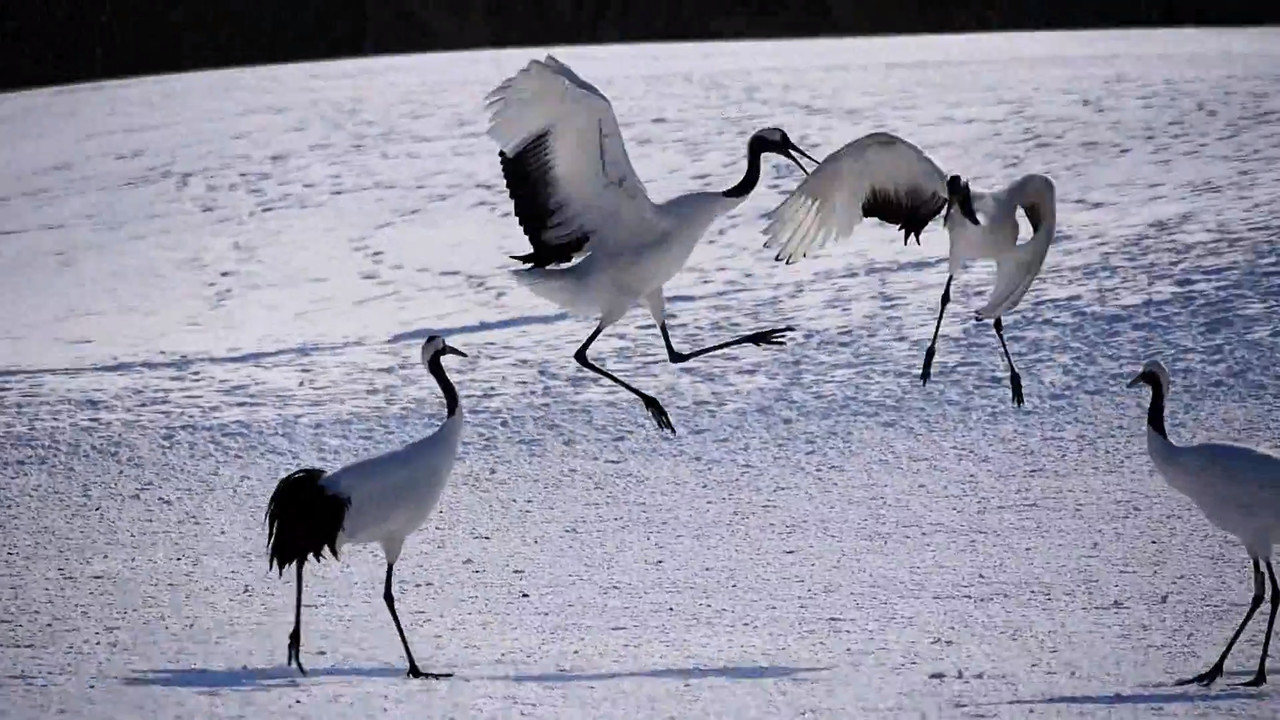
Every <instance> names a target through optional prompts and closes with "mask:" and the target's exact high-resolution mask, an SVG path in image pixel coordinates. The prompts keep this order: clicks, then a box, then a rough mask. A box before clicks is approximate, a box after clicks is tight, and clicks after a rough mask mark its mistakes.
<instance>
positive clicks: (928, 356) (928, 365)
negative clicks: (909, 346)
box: [904, 243, 954, 385]
mask: <svg viewBox="0 0 1280 720" xmlns="http://www.w3.org/2000/svg"><path fill="white" fill-rule="evenodd" d="M904 244H905V243H904ZM953 277H954V276H953V275H947V286H946V287H944V288H942V303H941V305H940V306H939V307H938V321H937V322H936V323H934V324H933V339H932V340H930V341H929V349H927V350H925V351H924V367H923V368H921V369H920V384H921V385H928V384H929V378H930V377H932V376H933V356H934V353H936V352H937V351H938V330H940V329H941V328H942V314H943V313H945V312H946V311H947V304H948V303H950V302H951V279H952V278H953Z"/></svg>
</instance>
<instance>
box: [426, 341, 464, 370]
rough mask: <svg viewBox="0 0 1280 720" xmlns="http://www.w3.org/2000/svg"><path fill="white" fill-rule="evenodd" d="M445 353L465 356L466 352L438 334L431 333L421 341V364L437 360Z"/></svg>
mask: <svg viewBox="0 0 1280 720" xmlns="http://www.w3.org/2000/svg"><path fill="white" fill-rule="evenodd" d="M445 355H459V356H461V357H467V354H466V353H464V352H462V351H461V350H459V349H458V348H456V347H454V346H452V345H450V344H449V343H447V342H445V341H444V338H442V337H440V336H439V335H432V336H430V337H428V338H427V339H426V341H425V342H423V343H422V364H423V365H426V364H427V363H429V362H431V361H432V360H439V359H440V358H441V357H443V356H445Z"/></svg>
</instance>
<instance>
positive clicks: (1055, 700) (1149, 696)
mask: <svg viewBox="0 0 1280 720" xmlns="http://www.w3.org/2000/svg"><path fill="white" fill-rule="evenodd" d="M1266 698H1267V694H1266V693H1265V692H1258V691H1256V690H1253V691H1246V690H1223V691H1219V692H1214V691H1212V690H1201V691H1200V692H1196V691H1194V690H1189V691H1186V692H1168V693H1160V692H1135V693H1112V694H1109V695H1059V696H1057V697H1047V698H1041V699H1038V700H1009V701H1007V702H1004V703H984V704H986V705H994V704H1000V705H1174V704H1180V703H1191V704H1196V703H1210V702H1222V701H1225V700H1265V699H1266Z"/></svg>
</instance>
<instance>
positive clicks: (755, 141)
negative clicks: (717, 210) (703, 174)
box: [721, 127, 818, 199]
mask: <svg viewBox="0 0 1280 720" xmlns="http://www.w3.org/2000/svg"><path fill="white" fill-rule="evenodd" d="M766 153H774V154H776V155H781V156H782V157H784V158H787V159H788V160H790V161H791V162H793V163H795V164H796V167H799V168H800V171H801V172H803V173H804V174H805V175H808V174H809V170H808V169H807V168H805V166H804V164H803V163H801V162H800V160H799V158H797V157H796V156H795V155H794V154H793V153H800V155H802V156H804V158H805V159H807V160H809V161H810V162H813V163H817V162H818V161H817V160H814V159H813V156H811V155H810V154H809V153H807V152H805V151H804V150H801V149H800V147H799V146H798V145H796V144H795V143H794V142H792V141H791V138H790V137H789V136H788V135H787V133H786V132H785V131H783V130H782V128H776V127H771V128H764V129H763V130H757V131H756V132H755V133H754V134H752V135H751V139H750V140H748V141H747V170H746V172H745V173H743V175H742V179H741V180H739V181H738V182H737V183H736V184H734V186H733V187H731V188H729V189H727V190H725V191H724V192H722V193H721V195H724V196H725V197H727V198H733V199H744V198H746V197H747V196H748V195H750V194H751V192H752V191H753V190H755V189H756V185H757V184H759V182H760V165H761V161H762V159H763V157H764V155H765V154H766Z"/></svg>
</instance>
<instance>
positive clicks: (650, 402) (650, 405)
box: [573, 323, 676, 435]
mask: <svg viewBox="0 0 1280 720" xmlns="http://www.w3.org/2000/svg"><path fill="white" fill-rule="evenodd" d="M604 328H605V325H604V324H603V323H602V324H600V325H597V326H596V329H595V330H592V331H591V334H590V335H588V336H587V339H586V340H584V341H583V342H582V345H581V346H580V347H579V348H578V351H577V352H575V353H574V354H573V359H574V360H577V361H578V364H579V365H581V366H582V367H584V368H586V369H588V370H590V371H591V372H593V373H595V374H597V375H599V376H601V377H603V378H605V379H607V380H609V381H611V382H613V383H616V384H618V385H621V386H622V387H624V388H626V389H627V390H628V391H629V392H630V393H631V394H633V395H635V396H636V397H638V398H640V400H641V401H642V402H643V403H644V407H645V409H646V410H648V411H649V415H651V416H652V417H653V420H654V422H656V423H658V428H659V429H660V430H670V431H671V433H672V434H673V435H674V434H675V431H676V429H675V426H673V425H672V424H671V418H670V417H668V416H667V411H666V410H665V409H664V408H663V407H662V403H660V402H658V399H657V398H655V397H654V396H652V395H650V394H648V393H646V392H643V391H641V390H637V389H636V388H634V387H632V386H631V385H628V384H627V383H626V382H624V381H623V380H621V379H619V378H618V376H617V375H614V374H613V373H611V372H609V371H608V370H605V369H604V368H602V367H600V366H599V365H596V364H595V363H593V362H591V360H590V359H588V358H587V350H588V349H589V348H590V347H591V343H593V342H595V341H596V338H598V337H600V333H601V332H603V331H604Z"/></svg>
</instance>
